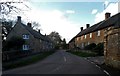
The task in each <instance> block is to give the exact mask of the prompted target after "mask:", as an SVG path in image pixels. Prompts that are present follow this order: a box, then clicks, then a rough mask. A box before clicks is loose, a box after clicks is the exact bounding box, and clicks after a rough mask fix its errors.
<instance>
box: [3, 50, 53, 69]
mask: <svg viewBox="0 0 120 76" xmlns="http://www.w3.org/2000/svg"><path fill="white" fill-rule="evenodd" d="M53 53H54V52H53V51H52V52H43V53H40V54H37V55H33V56H30V57H26V58H24V59H21V60H18V61H13V62H8V63H2V65H3V68H4V70H8V69H13V68H17V67H22V66H25V65H29V64H32V63H35V62H38V61H40V60H42V59H44V58H46V57H47V56H49V55H51V54H53Z"/></svg>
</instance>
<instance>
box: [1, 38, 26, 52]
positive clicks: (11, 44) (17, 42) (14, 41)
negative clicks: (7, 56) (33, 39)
mask: <svg viewBox="0 0 120 76" xmlns="http://www.w3.org/2000/svg"><path fill="white" fill-rule="evenodd" d="M24 43H25V40H24V39H22V38H21V37H15V36H13V37H11V38H10V40H8V41H5V46H4V47H3V50H6V51H8V50H10V49H11V48H12V49H16V50H18V49H20V48H21V47H22V45H23V44H24Z"/></svg>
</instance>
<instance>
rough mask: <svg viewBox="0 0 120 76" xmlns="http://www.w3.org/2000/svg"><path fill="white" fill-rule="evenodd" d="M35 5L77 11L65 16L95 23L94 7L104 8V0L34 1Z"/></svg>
mask: <svg viewBox="0 0 120 76" xmlns="http://www.w3.org/2000/svg"><path fill="white" fill-rule="evenodd" d="M33 6H34V7H36V8H38V9H44V10H55V9H57V10H60V11H63V12H65V11H66V10H72V11H75V13H74V14H66V15H65V16H66V17H67V18H68V19H69V20H70V21H74V22H77V23H79V22H80V23H82V24H86V23H90V24H93V23H94V18H95V15H92V14H91V12H92V10H93V9H98V12H101V11H102V10H104V6H103V2H34V3H33Z"/></svg>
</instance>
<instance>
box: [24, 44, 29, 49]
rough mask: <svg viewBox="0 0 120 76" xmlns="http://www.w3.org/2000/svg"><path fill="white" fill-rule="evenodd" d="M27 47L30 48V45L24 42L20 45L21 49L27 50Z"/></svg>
mask: <svg viewBox="0 0 120 76" xmlns="http://www.w3.org/2000/svg"><path fill="white" fill-rule="evenodd" d="M29 49H30V46H29V45H26V44H24V45H23V47H22V50H29Z"/></svg>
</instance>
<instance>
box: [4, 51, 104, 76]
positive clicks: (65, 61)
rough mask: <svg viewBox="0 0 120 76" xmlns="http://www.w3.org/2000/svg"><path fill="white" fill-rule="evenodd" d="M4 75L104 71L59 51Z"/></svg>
mask: <svg viewBox="0 0 120 76" xmlns="http://www.w3.org/2000/svg"><path fill="white" fill-rule="evenodd" d="M3 74H99V75H105V76H106V74H105V72H103V70H102V69H100V68H98V67H96V65H95V64H92V63H91V62H89V61H87V60H86V59H85V58H81V57H78V56H76V55H73V54H70V53H68V52H65V51H64V50H59V51H57V52H56V53H54V54H52V55H50V56H49V57H47V58H45V59H44V60H42V61H39V62H37V63H35V64H31V65H28V66H24V67H20V68H16V69H12V70H8V71H3Z"/></svg>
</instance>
